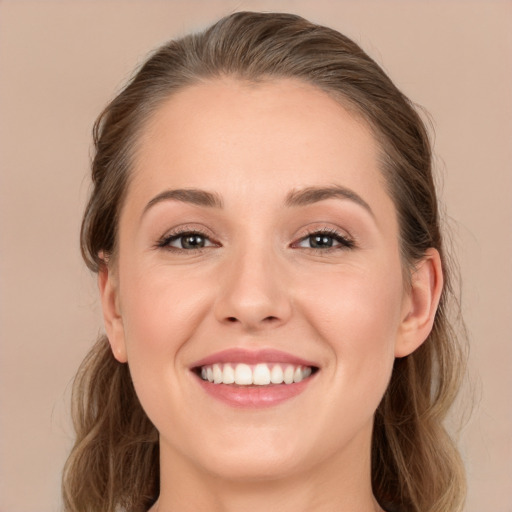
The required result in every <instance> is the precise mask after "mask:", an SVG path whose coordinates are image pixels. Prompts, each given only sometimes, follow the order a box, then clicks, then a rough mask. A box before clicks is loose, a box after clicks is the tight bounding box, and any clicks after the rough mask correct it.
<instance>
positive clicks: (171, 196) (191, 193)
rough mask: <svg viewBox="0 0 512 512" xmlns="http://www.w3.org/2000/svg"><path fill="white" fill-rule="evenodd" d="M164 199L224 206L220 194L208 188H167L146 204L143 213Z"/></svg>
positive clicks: (217, 206) (209, 205)
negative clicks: (207, 189) (208, 190)
mask: <svg viewBox="0 0 512 512" xmlns="http://www.w3.org/2000/svg"><path fill="white" fill-rule="evenodd" d="M162 201H181V202H183V203H190V204H195V205H197V206H206V207H208V208H222V207H223V203H222V199H221V198H220V196H218V195H217V194H214V193H212V192H207V191H206V190H200V189H197V188H179V189H174V190H165V191H164V192H161V193H160V194H158V195H157V196H155V197H153V199H151V201H149V203H148V204H147V205H146V206H145V208H144V211H143V212H142V215H144V214H145V213H146V212H147V211H148V210H149V209H150V208H151V207H152V206H154V205H155V204H157V203H161V202H162Z"/></svg>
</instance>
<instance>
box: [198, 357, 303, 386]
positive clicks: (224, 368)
mask: <svg viewBox="0 0 512 512" xmlns="http://www.w3.org/2000/svg"><path fill="white" fill-rule="evenodd" d="M283 367H284V365H283V364H276V363H269V364H268V363H258V364H256V365H248V364H244V363H238V364H233V363H226V364H222V363H215V364H213V365H206V366H203V367H201V378H202V379H203V380H207V381H209V382H212V383H213V384H237V385H239V386H250V385H255V386H268V385H269V384H283V383H284V384H293V383H294V382H301V381H302V380H304V379H307V378H308V377H309V376H310V375H311V373H312V368H311V367H309V366H300V365H291V364H288V365H286V367H285V369H284V370H283Z"/></svg>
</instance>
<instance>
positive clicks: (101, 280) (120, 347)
mask: <svg viewBox="0 0 512 512" xmlns="http://www.w3.org/2000/svg"><path fill="white" fill-rule="evenodd" d="M98 288H99V291H100V297H101V307H102V310H103V321H104V323H105V330H106V332H107V337H108V340H109V342H110V347H111V349H112V353H113V354H114V357H115V358H116V359H117V360H118V361H119V362H120V363H126V361H127V355H126V344H125V338H124V327H123V321H122V317H121V313H120V309H119V300H118V286H117V282H116V279H115V276H114V274H113V272H112V271H111V270H110V269H109V268H108V265H103V266H102V267H101V269H100V271H99V272H98Z"/></svg>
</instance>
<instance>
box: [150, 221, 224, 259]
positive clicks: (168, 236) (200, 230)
mask: <svg viewBox="0 0 512 512" xmlns="http://www.w3.org/2000/svg"><path fill="white" fill-rule="evenodd" d="M185 235H200V236H202V237H204V238H205V239H206V240H208V241H209V242H211V244H210V245H208V246H207V247H198V248H197V249H183V248H179V247H173V246H171V245H169V244H170V242H172V241H174V240H178V239H179V238H180V237H182V236H185ZM220 245H221V244H220V243H219V242H217V241H216V240H215V239H214V237H213V235H212V234H211V232H210V230H208V229H206V228H205V227H204V226H197V225H187V224H185V225H182V226H178V227H176V228H173V229H171V230H169V231H167V232H166V233H165V234H164V235H163V236H162V237H160V238H159V239H158V240H157V242H156V244H155V247H156V248H157V249H168V250H176V251H186V252H193V251H200V250H202V249H206V248H209V247H220Z"/></svg>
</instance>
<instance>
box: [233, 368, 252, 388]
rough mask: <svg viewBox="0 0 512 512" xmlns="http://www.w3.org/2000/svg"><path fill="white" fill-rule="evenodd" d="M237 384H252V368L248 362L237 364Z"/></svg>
mask: <svg viewBox="0 0 512 512" xmlns="http://www.w3.org/2000/svg"><path fill="white" fill-rule="evenodd" d="M235 384H238V385H244V386H247V385H249V384H252V370H251V367H250V366H249V365H248V364H241V363H240V364H237V365H236V368H235Z"/></svg>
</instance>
